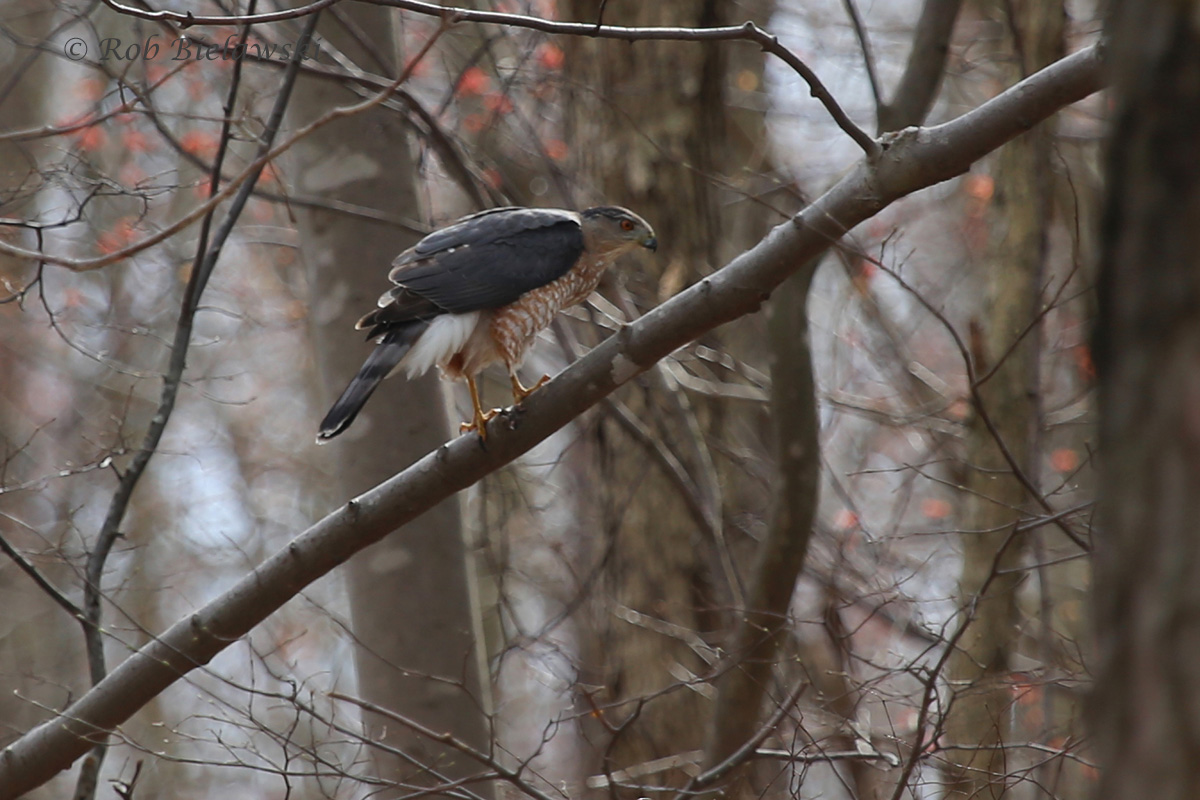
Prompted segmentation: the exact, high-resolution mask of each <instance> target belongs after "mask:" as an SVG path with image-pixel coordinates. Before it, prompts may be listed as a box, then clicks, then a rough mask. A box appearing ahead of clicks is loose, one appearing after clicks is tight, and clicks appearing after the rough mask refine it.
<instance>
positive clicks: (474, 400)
mask: <svg viewBox="0 0 1200 800" xmlns="http://www.w3.org/2000/svg"><path fill="white" fill-rule="evenodd" d="M467 388H468V389H470V390H471V405H472V406H474V407H475V416H474V419H472V420H471V421H470V422H464V423H462V424H461V425H459V426H458V432H459V433H460V434H461V433H467V432H468V431H478V433H479V438H480V439H483V440H484V441H485V442H486V441H487V423H488V420H490V419H491V418H492V417H494V416H496V415H497V414H498V413H500V409H498V408H493V409H492V410H491V411H484V410H483V404H482V403H480V402H479V389H478V387H476V386H475V379H474V378H472V377H471V376H469V375H468V376H467Z"/></svg>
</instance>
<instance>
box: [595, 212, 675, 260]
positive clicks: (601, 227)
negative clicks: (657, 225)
mask: <svg viewBox="0 0 1200 800" xmlns="http://www.w3.org/2000/svg"><path fill="white" fill-rule="evenodd" d="M579 216H580V218H581V220H582V223H583V235H584V238H585V239H586V240H587V242H588V245H589V248H591V247H595V248H597V249H603V250H619V251H621V252H625V251H627V250H631V249H633V248H634V247H636V246H638V245H641V246H642V247H645V248H646V249H647V250H651V251H653V250H657V249H658V238H657V237H656V236H655V235H654V229H653V228H651V227H650V223H648V222H646V220H644V219H642V218H641V217H639V216H638V215H637V214H635V213H633V212H632V211H630V210H629V209H627V208H621V207H620V206H596V207H595V208H589V209H588V210H587V211H584V212H583V213H581V214H580V215H579Z"/></svg>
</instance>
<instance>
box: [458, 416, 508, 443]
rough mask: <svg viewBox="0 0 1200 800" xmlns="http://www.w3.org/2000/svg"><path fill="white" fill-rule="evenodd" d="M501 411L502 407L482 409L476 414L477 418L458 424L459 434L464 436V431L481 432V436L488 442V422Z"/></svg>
mask: <svg viewBox="0 0 1200 800" xmlns="http://www.w3.org/2000/svg"><path fill="white" fill-rule="evenodd" d="M501 412H502V409H499V408H493V409H491V410H490V411H481V412H480V413H478V414H477V415H476V416H475V419H473V420H471V421H470V422H460V423H459V424H458V435H459V436H462V435H463V434H464V433H470V432H471V431H475V432H476V433H478V434H479V438H480V439H483V440H484V441H485V442H486V441H487V424H488V423H489V422H491V421H492V420H493V419H494V418H495V417H496V416H497V415H498V414H500V413H501Z"/></svg>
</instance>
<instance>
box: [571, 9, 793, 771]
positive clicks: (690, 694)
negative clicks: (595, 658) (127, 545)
mask: <svg viewBox="0 0 1200 800" xmlns="http://www.w3.org/2000/svg"><path fill="white" fill-rule="evenodd" d="M563 5H565V6H566V7H565V8H564V9H563V15H564V18H568V19H573V20H580V21H588V22H595V21H597V19H599V14H600V13H601V8H602V7H603V22H604V23H605V24H613V25H666V26H686V27H697V26H700V27H703V26H713V25H728V24H739V23H742V22H745V21H747V20H754V21H757V22H759V23H765V22H766V20H767V19H768V18H769V16H770V10H771V5H772V4H771V3H769V2H760V1H759V0H756V1H755V2H752V3H737V4H731V3H721V2H715V1H714V0H686V1H684V2H673V3H637V2H632V1H631V0H613V2H608V3H600V2H597V0H572V2H569V3H566V4H560V6H563ZM564 47H565V50H566V64H565V68H566V75H567V85H568V86H579V87H585V88H584V89H583V90H582V91H579V92H578V93H576V94H574V95H572V96H570V97H569V98H568V103H569V106H568V109H569V110H568V113H567V115H566V119H567V127H568V132H567V135H566V136H565V137H564V138H565V139H566V141H568V142H570V143H571V144H572V146H573V157H574V159H575V163H576V164H577V166H578V174H580V175H581V176H582V177H583V178H584V179H585V180H588V181H591V185H590V186H586V185H585V187H584V191H583V192H581V193H580V194H581V195H583V196H584V197H586V198H587V199H588V200H589V201H592V202H603V203H615V204H621V205H627V206H629V207H630V208H632V209H634V210H635V211H638V212H639V213H642V214H644V215H645V216H646V217H647V219H649V220H650V222H651V223H652V224H653V225H654V226H655V228H656V231H657V233H658V238H659V242H660V250H659V253H658V255H657V257H656V258H654V259H643V260H642V261H640V262H639V265H638V267H639V268H638V269H637V270H636V271H631V273H630V276H629V278H628V279H627V280H626V283H627V285H628V288H629V289H630V291H631V292H632V293H633V294H635V296H637V297H639V298H641V299H643V301H644V305H651V304H653V303H655V302H657V301H659V300H661V299H665V298H666V297H669V296H671V295H672V294H674V293H675V292H677V291H678V290H679V289H680V288H682V287H683V286H685V285H687V284H688V283H691V282H692V281H694V280H696V279H698V278H699V277H702V276H704V275H707V274H708V273H710V272H711V271H712V269H714V268H715V267H717V266H718V265H719V264H721V263H723V262H724V261H725V260H727V259H729V258H731V257H732V256H733V255H735V254H736V253H738V252H740V251H741V250H742V249H744V248H745V247H746V246H749V245H750V244H752V243H753V242H754V241H756V240H757V239H758V238H759V237H760V236H761V235H762V233H763V232H764V230H765V228H766V226H767V225H768V224H769V223H770V222H771V215H770V212H769V211H765V210H764V208H763V207H762V206H760V205H757V204H755V203H753V202H749V201H748V200H747V197H748V196H760V195H761V194H762V189H763V187H762V186H760V185H759V180H760V179H759V178H758V176H759V175H761V174H763V173H764V172H768V171H769V165H768V163H767V160H766V155H765V154H766V146H765V126H764V118H763V113H762V111H761V108H762V104H761V103H756V102H755V101H754V98H757V97H760V96H761V94H762V93H763V92H764V89H763V83H762V66H763V57H762V53H761V52H759V51H757V50H755V49H753V48H730V47H725V46H722V45H719V44H717V45H699V44H696V43H688V42H651V41H647V42H640V43H638V45H637V47H630V46H629V45H628V44H627V43H624V42H614V41H591V40H587V39H583V38H577V39H570V40H567V41H565V42H564ZM752 324H754V325H755V326H756V327H755V328H754V330H756V331H757V332H759V333H761V322H757V321H756V323H752ZM756 339H757V341H758V342H759V343H760V342H761V337H756ZM707 343H708V344H710V345H711V346H714V347H721V346H722V345H721V344H720V343H718V341H717V340H716V337H713V339H712V340H711V341H709V342H707ZM759 347H761V345H759ZM754 358H755V360H761V355H760V354H759V353H756V354H755V356H754ZM667 384H668V381H666V380H664V379H663V377H662V375H661V374H659V375H658V376H656V377H651V379H650V380H647V381H645V382H643V383H642V385H641V386H639V387H638V389H634V390H630V391H627V392H625V393H624V394H623V395H622V397H621V398H620V399H621V401H622V402H623V403H624V404H625V405H626V406H627V407H628V409H629V411H630V412H631V413H632V415H633V416H635V417H637V418H638V419H640V420H642V421H643V422H644V423H645V424H646V427H647V429H649V430H653V431H654V432H655V435H656V437H657V438H658V439H659V441H661V442H663V443H664V446H666V447H670V448H674V449H675V452H676V453H677V454H678V455H679V459H680V461H681V462H683V463H684V464H685V466H686V469H687V471H688V473H689V474H690V475H691V476H692V477H693V478H694V483H695V485H696V486H697V487H699V488H698V489H697V491H698V492H706V491H707V494H706V496H705V497H704V498H703V501H704V502H706V503H708V504H709V505H710V506H711V507H712V508H710V511H711V512H712V516H713V517H714V520H715V522H716V524H717V528H718V534H719V536H718V540H716V541H714V540H713V538H712V533H711V532H710V531H702V530H701V529H700V528H699V527H698V526H697V525H696V524H695V522H694V517H693V516H691V515H689V514H688V512H687V510H686V508H685V506H684V503H683V501H682V500H681V499H680V495H679V490H678V489H677V487H675V486H673V485H672V484H671V483H670V481H668V480H667V478H666V477H665V476H664V474H663V473H662V472H660V471H659V470H658V469H657V468H656V467H654V466H652V465H651V462H650V461H649V460H648V459H647V458H646V454H645V451H644V450H642V449H641V447H642V446H641V445H639V444H637V443H636V442H635V441H633V440H632V439H630V438H628V437H627V436H626V435H625V433H624V432H623V430H621V429H620V428H619V427H618V426H616V425H609V424H608V423H607V422H605V423H602V430H601V434H600V441H599V442H598V444H599V448H600V450H601V451H602V453H603V455H602V456H601V459H600V465H599V469H600V470H601V471H602V473H603V475H604V480H603V481H602V482H601V484H602V485H603V486H605V487H608V491H609V492H610V494H609V495H607V496H606V497H604V498H603V499H601V500H600V501H599V503H598V508H600V509H602V510H604V511H605V514H604V517H602V519H603V520H604V526H605V528H606V529H607V530H608V532H609V534H610V535H611V536H612V537H613V540H612V551H611V556H610V557H609V559H608V561H607V570H606V575H607V577H608V580H609V582H610V586H611V589H610V590H609V593H610V595H612V599H613V601H614V602H615V603H616V604H617V605H618V607H625V608H627V609H632V610H633V611H635V612H638V613H639V614H643V615H645V616H646V617H648V618H650V619H651V620H658V621H665V622H667V623H670V624H672V625H677V626H679V627H680V628H681V629H683V630H687V631H697V632H700V633H701V634H702V635H709V636H718V637H719V636H720V631H721V630H722V629H723V628H725V627H726V626H727V625H728V623H729V622H730V621H731V619H732V616H731V615H729V614H728V611H727V610H728V609H729V608H730V607H731V606H732V605H734V604H735V598H736V597H737V596H738V588H737V586H736V583H737V581H736V579H735V580H733V581H732V582H731V581H730V578H732V577H733V576H732V575H731V574H730V569H729V567H731V566H733V560H731V559H730V558H729V556H728V555H727V556H724V558H725V565H724V566H722V564H721V561H722V558H723V556H721V554H720V550H721V549H724V548H726V547H727V541H726V540H725V537H724V536H723V534H721V533H720V528H721V527H722V525H723V524H724V520H723V511H722V508H721V497H720V491H721V490H723V491H725V493H726V494H727V495H728V494H735V493H736V494H741V495H743V497H740V498H739V499H738V500H736V501H733V502H735V503H736V507H738V508H753V509H762V508H763V507H765V505H766V501H765V498H764V497H763V496H762V492H761V489H760V488H759V487H758V486H757V485H754V486H753V487H751V486H748V484H752V481H750V480H748V479H747V477H746V476H745V474H744V471H742V470H739V469H737V468H736V467H734V466H731V465H729V464H726V463H722V462H721V461H720V460H719V459H713V458H712V456H711V454H710V453H709V451H708V442H709V441H712V440H714V439H721V438H722V436H723V435H724V433H723V426H724V425H726V424H728V422H729V420H728V419H727V417H726V415H727V411H726V409H723V408H721V407H720V405H719V402H718V403H713V404H712V405H711V406H709V405H705V406H699V405H698V406H695V407H693V406H692V405H691V401H690V400H689V399H688V398H686V397H681V396H678V395H673V394H672V393H671V392H670V390H669V389H668V386H667ZM747 413H748V415H751V417H752V418H751V419H750V420H748V421H747V420H738V423H739V424H742V425H743V427H749V428H750V429H751V430H756V429H758V428H761V427H763V426H762V422H763V420H762V418H761V417H754V416H753V415H754V414H757V409H755V410H754V411H751V412H747ZM688 417H690V418H691V421H690V422H682V421H681V420H684V419H687V418H688ZM734 473H736V474H734ZM704 487H720V488H719V489H718V490H717V491H715V492H714V491H712V490H711V489H708V490H706V489H705V488H704ZM755 492H757V494H755V495H754V496H753V499H747V498H749V497H750V496H751V495H752V494H753V493H755ZM758 524H759V525H761V524H762V520H761V518H760V520H759V521H758ZM731 527H732V526H731ZM730 535H731V536H732V535H733V532H732V531H731V533H730ZM731 583H732V584H734V585H731ZM718 609H720V610H718ZM601 618H602V621H601V623H600V625H601V632H600V634H599V636H600V640H601V641H602V643H603V645H602V646H603V651H604V658H605V661H606V670H605V675H604V676H603V678H602V681H603V683H604V684H605V686H606V689H607V691H608V697H609V699H610V700H611V701H613V702H615V703H617V704H618V705H617V707H616V710H615V711H614V712H613V714H612V715H611V718H610V720H609V721H610V723H612V724H619V723H620V722H621V721H622V720H624V719H627V718H628V717H629V716H630V715H631V714H632V713H634V711H635V709H637V719H636V721H635V722H634V723H632V724H630V725H629V726H627V727H625V728H623V729H622V731H621V733H620V734H618V735H617V737H616V740H615V742H614V744H613V747H612V748H611V750H610V751H609V752H608V754H607V755H608V758H607V761H606V764H605V766H606V767H607V768H610V769H614V770H615V769H621V768H625V767H629V766H633V765H638V764H643V763H645V762H647V761H651V760H653V759H656V758H661V757H665V756H671V755H675V754H678V753H683V752H686V751H689V750H697V749H700V748H701V747H702V746H703V745H704V741H705V736H706V733H705V731H706V728H707V721H708V719H709V716H710V710H711V709H710V703H709V701H707V700H706V699H705V698H704V696H702V695H701V694H700V693H698V692H696V691H693V690H692V689H690V688H686V687H683V686H681V677H682V678H686V676H687V675H688V673H691V674H694V675H701V676H702V675H704V674H705V673H706V672H707V670H708V668H709V667H708V665H707V664H706V663H705V661H704V660H703V659H702V658H700V657H699V656H698V654H697V652H696V651H694V650H693V648H692V647H690V646H688V645H686V644H684V643H683V642H682V641H680V640H679V639H676V638H672V637H671V636H667V635H664V633H663V632H662V629H661V628H659V629H658V630H652V629H651V628H654V627H655V626H654V625H653V624H638V623H635V622H633V621H631V620H634V619H638V617H636V616H631V615H629V614H622V616H621V617H620V618H618V617H616V616H614V614H613V613H612V610H611V609H610V610H608V611H604V612H601ZM670 687H673V688H670ZM664 690H667V691H666V692H665V693H664ZM646 697H651V698H653V699H651V700H649V701H648V702H646V703H645V704H644V705H637V702H638V700H639V698H646ZM622 703H623V704H624V705H620V704H622ZM684 777H685V776H683V774H682V773H680V772H678V771H668V772H663V773H659V774H657V775H655V776H652V777H651V778H650V779H648V780H650V781H654V782H660V783H663V784H670V785H678V784H679V783H680V782H681V781H682V780H683V779H684Z"/></svg>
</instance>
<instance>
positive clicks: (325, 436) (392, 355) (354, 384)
mask: <svg viewBox="0 0 1200 800" xmlns="http://www.w3.org/2000/svg"><path fill="white" fill-rule="evenodd" d="M427 327H428V323H426V322H414V323H412V324H410V325H406V326H404V327H403V328H399V329H397V330H393V331H390V332H388V333H386V334H384V336H383V339H382V340H380V342H379V344H378V345H376V347H375V349H374V350H373V351H372V352H371V355H369V356H367V360H366V361H365V362H363V365H362V368H361V369H359V371H358V374H357V375H355V376H354V379H353V380H351V381H350V385H349V386H347V387H346V391H344V392H342V396H341V397H339V398H338V399H337V401H336V402H334V404H333V406H332V407H331V408H330V409H329V413H328V414H326V415H325V419H323V420H321V429H320V432H319V433H317V444H325V443H326V442H328V441H329V440H330V439H332V438H333V437H335V436H337V435H338V434H339V433H341V432H342V431H344V430H346V428H349V427H350V423H352V422H354V418H355V417H357V416H358V412H359V411H361V410H362V407H363V406H364V405H365V404H366V402H367V400H368V399H369V398H370V397H371V394H372V393H373V392H374V391H375V389H376V387H378V386H379V384H380V383H381V382H382V381H383V379H384V378H386V377H387V376H388V375H390V374H391V373H392V370H394V369H395V368H396V365H397V364H399V363H400V361H401V359H403V358H404V356H406V355H408V351H409V350H410V349H412V346H413V343H414V342H416V340H417V339H418V338H419V337H420V335H421V334H422V333H424V332H425V329H426V328H427Z"/></svg>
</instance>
